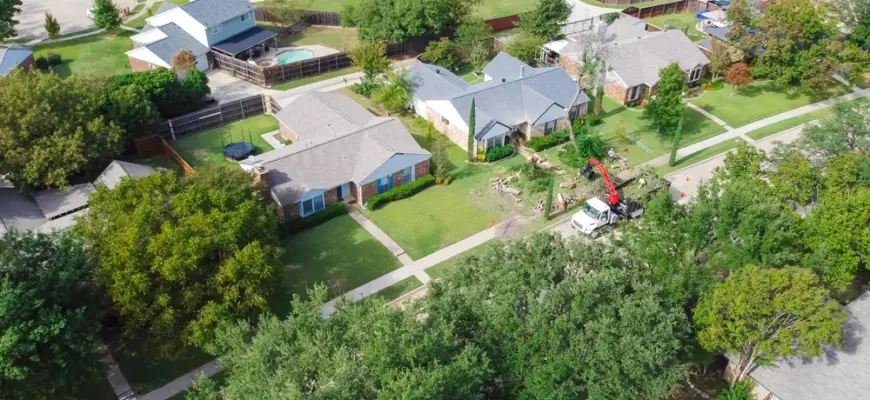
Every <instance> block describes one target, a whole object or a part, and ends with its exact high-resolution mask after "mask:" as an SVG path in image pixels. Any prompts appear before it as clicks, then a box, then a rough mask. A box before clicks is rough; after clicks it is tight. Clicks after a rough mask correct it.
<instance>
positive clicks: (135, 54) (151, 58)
mask: <svg viewBox="0 0 870 400" xmlns="http://www.w3.org/2000/svg"><path fill="white" fill-rule="evenodd" d="M127 55H128V56H130V57H132V58H135V59H137V60H142V61H145V62H147V63H148V64H152V65H157V66H160V67H164V68H172V66H171V65H169V64H167V63H166V62H165V61H163V60H162V59H161V58H160V57H157V55H156V54H154V53H153V52H151V50H148V49H147V48H145V47H140V48H138V49H133V50H130V51H128V52H127ZM197 61H199V60H197ZM206 65H208V61H206ZM197 66H198V65H197Z"/></svg>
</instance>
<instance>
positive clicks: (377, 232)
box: [347, 207, 414, 265]
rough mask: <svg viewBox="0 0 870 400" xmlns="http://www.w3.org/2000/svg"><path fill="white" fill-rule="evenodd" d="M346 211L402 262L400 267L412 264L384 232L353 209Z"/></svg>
mask: <svg viewBox="0 0 870 400" xmlns="http://www.w3.org/2000/svg"><path fill="white" fill-rule="evenodd" d="M347 210H348V214H350V217H351V218H353V220H354V221H356V222H357V223H359V224H360V225H361V226H362V227H363V229H365V230H366V231H368V232H369V233H371V234H372V236H374V237H375V239H377V240H378V241H379V242H381V244H383V245H384V247H386V248H387V250H389V251H390V253H393V255H394V256H396V258H398V259H399V261H401V262H402V265H408V264H411V263H413V262H414V260H412V259H411V257H409V256H408V255H407V254H405V250H403V249H402V247H401V246H399V244H398V243H396V241H394V240H393V239H392V238H390V236H389V235H387V233H386V232H384V231H382V230H381V228H379V227H378V226H377V225H375V224H374V222H372V221H369V219H368V218H366V217H365V216H364V215H362V214H360V213H359V211H357V210H356V209H355V208H353V207H347Z"/></svg>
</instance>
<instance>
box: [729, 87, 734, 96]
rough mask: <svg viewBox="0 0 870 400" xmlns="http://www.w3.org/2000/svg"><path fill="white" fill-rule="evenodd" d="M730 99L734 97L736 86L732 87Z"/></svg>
mask: <svg viewBox="0 0 870 400" xmlns="http://www.w3.org/2000/svg"><path fill="white" fill-rule="evenodd" d="M728 97H729V98H730V97H734V85H731V95H730V96H728Z"/></svg>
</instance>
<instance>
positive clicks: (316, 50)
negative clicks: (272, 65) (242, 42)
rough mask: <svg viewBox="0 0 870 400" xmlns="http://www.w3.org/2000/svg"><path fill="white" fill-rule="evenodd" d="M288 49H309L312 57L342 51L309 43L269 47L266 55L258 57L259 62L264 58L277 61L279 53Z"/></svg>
mask: <svg viewBox="0 0 870 400" xmlns="http://www.w3.org/2000/svg"><path fill="white" fill-rule="evenodd" d="M288 50H308V51H310V52H311V54H312V58H317V57H324V56H330V55H333V54H338V53H340V51H338V50H336V49H333V48H332V47H326V46H320V45H316V44H312V45H307V46H292V47H279V48H277V49H274V48H273V49H269V51H268V52H266V54H265V55H263V56H262V57H260V58H257V63H259V62H260V61H263V60H274V61H275V62H276V63H277V61H278V59H277V57H278V54H280V53H281V52H284V51H288Z"/></svg>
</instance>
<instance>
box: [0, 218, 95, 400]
mask: <svg viewBox="0 0 870 400" xmlns="http://www.w3.org/2000/svg"><path fill="white" fill-rule="evenodd" d="M100 317H101V311H100V292H99V290H98V288H97V285H96V282H95V281H94V264H93V260H92V259H91V257H90V256H89V255H88V254H87V252H86V250H85V248H84V247H83V246H82V244H81V243H80V242H79V241H78V240H76V239H74V238H73V237H71V236H69V235H61V236H54V235H52V236H49V235H44V234H34V233H20V232H17V231H14V230H13V231H10V232H7V233H5V234H4V235H3V236H2V237H0V338H2V343H3V345H2V346H0V387H3V393H2V394H0V398H4V399H56V398H62V397H65V396H66V395H67V394H68V393H69V392H71V391H74V390H75V389H77V388H78V387H80V386H81V385H83V384H86V383H90V382H93V381H95V380H97V379H99V378H100V377H101V375H102V373H103V369H104V366H103V364H102V363H101V362H100V360H99V355H97V354H96V353H95V352H94V346H95V344H96V339H97V332H98V331H99V329H100Z"/></svg>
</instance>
